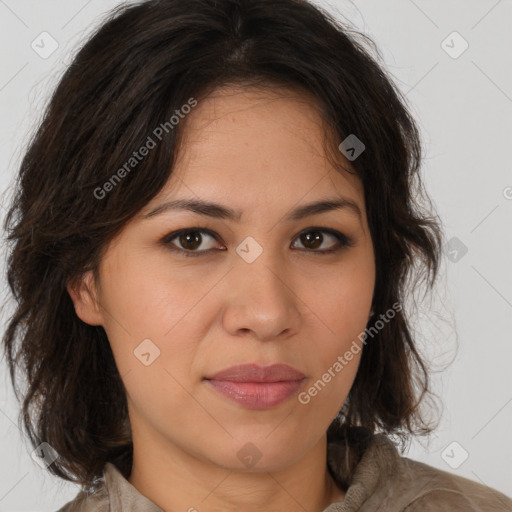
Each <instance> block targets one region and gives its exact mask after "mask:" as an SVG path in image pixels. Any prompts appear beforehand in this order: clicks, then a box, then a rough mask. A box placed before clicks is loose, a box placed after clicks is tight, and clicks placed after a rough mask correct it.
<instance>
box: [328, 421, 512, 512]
mask: <svg viewBox="0 0 512 512" xmlns="http://www.w3.org/2000/svg"><path fill="white" fill-rule="evenodd" d="M328 465H329V467H330V469H331V471H332V473H333V476H334V477H335V478H336V480H337V481H338V483H339V485H340V487H342V488H346V489H347V491H346V494H345V500H344V501H345V505H344V506H345V508H344V509H343V510H347V511H348V510H350V511H351V512H352V511H356V510H361V511H363V510H364V511H365V512H366V511H368V512H370V511H371V512H375V511H379V512H385V511H394V512H434V511H435V512H512V499H511V498H509V497H508V496H506V495H504V494H502V493H501V492H499V491H497V490H495V489H493V488H491V487H488V486H486V485H483V484H480V483H479V482H476V481H473V480H470V479H468V478H464V477H462V476H459V475H456V474H454V473H450V472H448V471H443V470H441V469H437V468H435V467H434V466H430V465H428V464H425V463H422V462H419V461H416V460H413V459H409V458H408V457H404V456H401V455H400V453H399V451H398V449H397V446H396V445H395V443H394V442H393V441H392V440H391V439H390V438H389V437H388V436H387V435H385V434H383V433H380V434H368V433H367V432H364V431H363V430H361V428H359V429H355V428H353V427H352V428H351V429H350V430H349V429H347V430H346V431H345V432H344V431H341V430H340V432H339V433H334V434H333V437H332V438H331V442H330V443H328ZM332 510H336V509H334V508H333V509H332Z"/></svg>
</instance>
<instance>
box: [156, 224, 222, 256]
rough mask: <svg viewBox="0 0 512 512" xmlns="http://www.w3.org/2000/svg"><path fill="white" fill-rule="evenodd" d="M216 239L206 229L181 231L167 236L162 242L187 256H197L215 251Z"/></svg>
mask: <svg viewBox="0 0 512 512" xmlns="http://www.w3.org/2000/svg"><path fill="white" fill-rule="evenodd" d="M216 238H217V237H216V236H215V235H214V233H213V232H210V231H209V230H206V229H181V230H179V231H175V232H173V233H170V234H169V235H167V236H166V237H165V238H164V239H163V240H162V242H163V243H164V244H165V245H168V246H169V247H170V248H171V249H173V250H176V251H181V252H182V253H183V254H185V255H187V256H196V255H200V254H203V253H209V252H211V251H212V250H214V249H215V243H216ZM217 244H218V242H217ZM221 249H222V247H221Z"/></svg>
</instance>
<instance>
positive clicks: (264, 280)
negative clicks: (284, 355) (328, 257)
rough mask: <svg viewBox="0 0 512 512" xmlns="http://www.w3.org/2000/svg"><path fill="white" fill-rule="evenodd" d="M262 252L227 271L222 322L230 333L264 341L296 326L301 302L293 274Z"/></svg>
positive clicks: (288, 332) (295, 329)
mask: <svg viewBox="0 0 512 512" xmlns="http://www.w3.org/2000/svg"><path fill="white" fill-rule="evenodd" d="M264 255H265V252H264V253H263V254H262V255H261V256H260V257H259V258H258V259H257V260H256V261H254V262H252V263H246V262H245V261H241V262H240V263H238V264H237V265H236V266H235V268H233V269H232V270H231V272H229V274H228V278H227V280H226V282H225V287H226V288H225V295H224V296H225V299H224V300H225V308H224V314H223V324H224V328H225V329H226V331H227V332H229V334H231V335H232V336H240V335H245V336H248V335H250V334H252V336H253V337H254V338H256V339H258V340H261V341H265V340H273V339H276V338H279V337H281V338H288V337H290V336H292V335H293V334H295V333H297V332H298V331H299V329H300V325H301V318H302V317H301V312H300V309H299V308H300V307H302V305H303V303H302V301H301V300H300V298H299V297H298V295H297V290H294V288H295V286H294V279H293V276H292V275H291V272H290V271H289V270H288V271H285V270H284V269H283V267H282V266H278V265H276V264H272V262H271V261H270V257H269V258H267V257H265V256H264Z"/></svg>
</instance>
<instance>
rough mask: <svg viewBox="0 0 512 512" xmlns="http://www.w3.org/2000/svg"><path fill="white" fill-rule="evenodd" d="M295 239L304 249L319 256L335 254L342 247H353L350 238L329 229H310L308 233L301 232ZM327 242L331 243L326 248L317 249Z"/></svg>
mask: <svg viewBox="0 0 512 512" xmlns="http://www.w3.org/2000/svg"><path fill="white" fill-rule="evenodd" d="M297 239H298V240H299V241H300V243H301V244H302V246H303V248H304V249H307V250H310V251H312V252H316V253H320V254H322V253H330V252H336V251H338V250H339V249H341V248H342V247H345V246H347V247H348V246H352V245H353V242H352V239H351V238H349V237H347V236H345V235H344V234H343V233H340V232H339V231H336V230H331V229H319V228H312V229H309V230H308V231H303V232H302V233H300V234H299V235H298V237H297ZM329 241H331V243H330V244H329V245H328V246H327V247H323V248H322V249H318V248H319V247H322V245H323V244H325V243H326V242H327V243H328V242H329ZM333 242H334V243H333ZM299 249H300V247H299Z"/></svg>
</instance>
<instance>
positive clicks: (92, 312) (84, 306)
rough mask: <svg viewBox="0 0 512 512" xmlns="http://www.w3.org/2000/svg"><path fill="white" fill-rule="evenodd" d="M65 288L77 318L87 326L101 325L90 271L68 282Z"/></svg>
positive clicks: (98, 304) (96, 295) (100, 313)
mask: <svg viewBox="0 0 512 512" xmlns="http://www.w3.org/2000/svg"><path fill="white" fill-rule="evenodd" d="M66 288H67V290H68V293H69V295H70V296H71V300H72V301H73V304H74V306H75V312H76V314H77V316H78V318H80V320H83V321H84V322H85V323H86V324H89V325H103V316H102V312H101V307H100V303H99V300H98V292H97V290H96V286H95V283H94V276H93V274H92V270H90V271H87V272H85V273H84V274H82V275H81V276H80V277H79V278H76V279H74V280H72V281H69V282H68V283H67V285H66Z"/></svg>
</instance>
